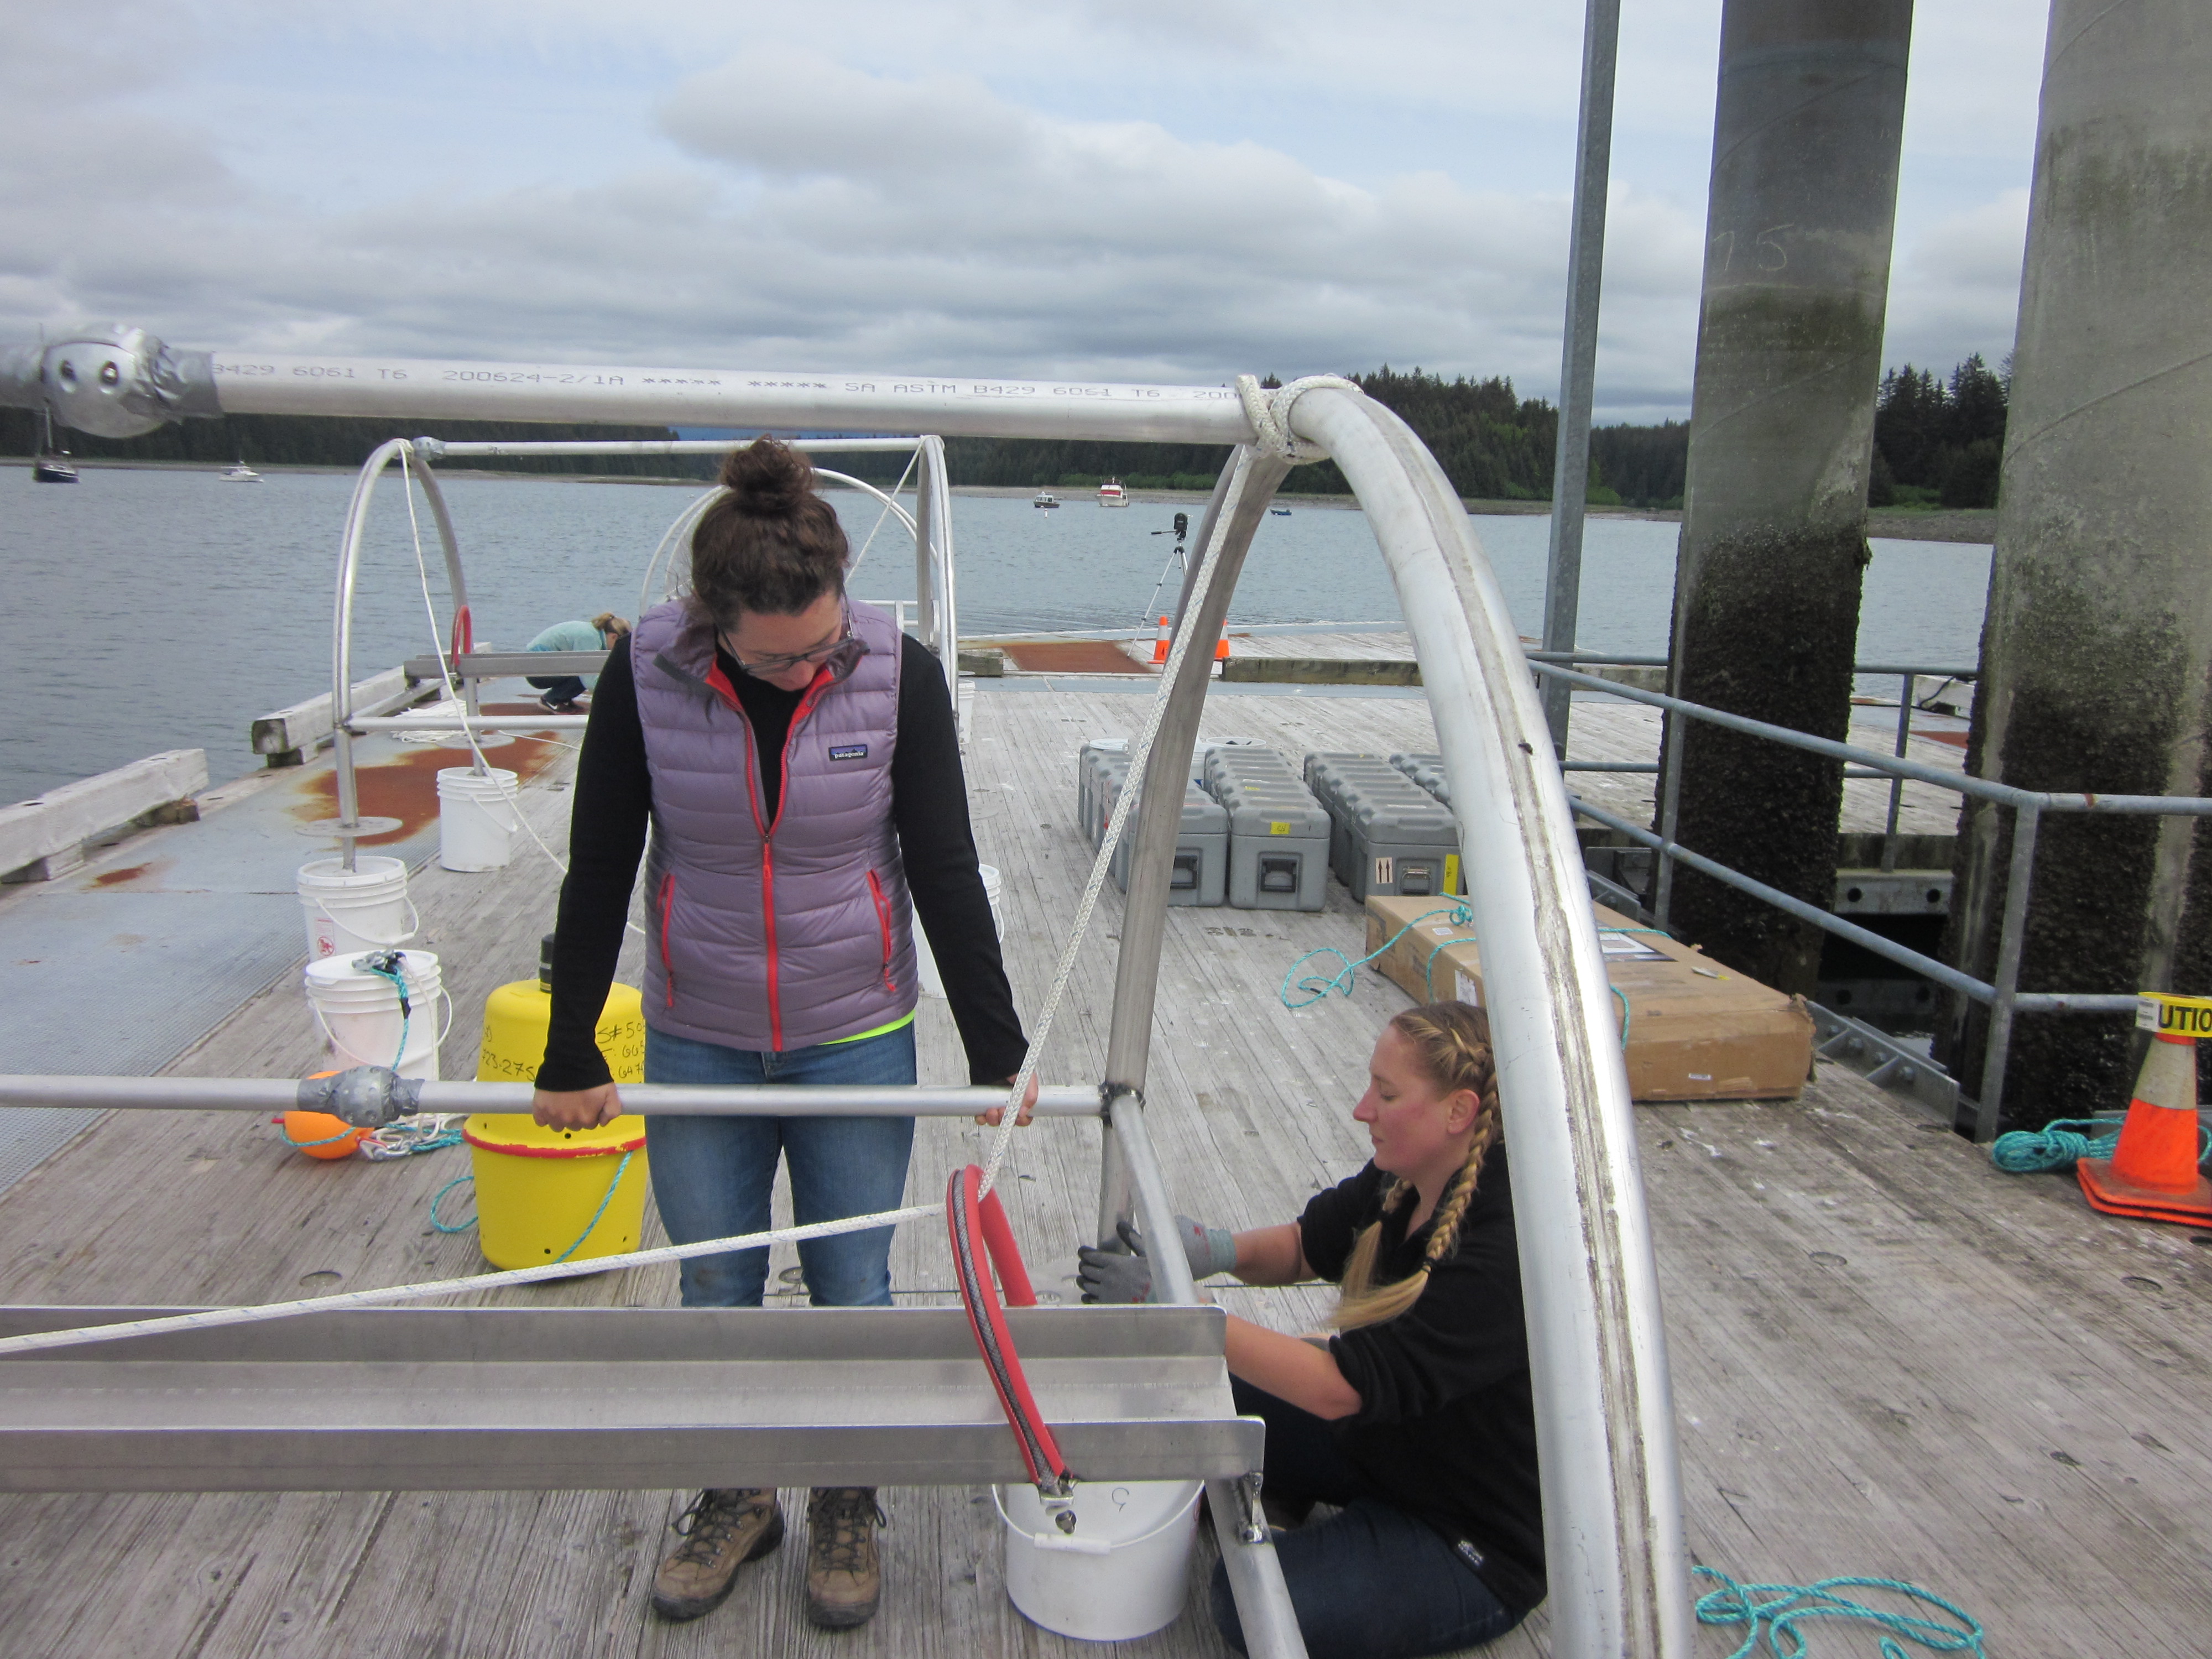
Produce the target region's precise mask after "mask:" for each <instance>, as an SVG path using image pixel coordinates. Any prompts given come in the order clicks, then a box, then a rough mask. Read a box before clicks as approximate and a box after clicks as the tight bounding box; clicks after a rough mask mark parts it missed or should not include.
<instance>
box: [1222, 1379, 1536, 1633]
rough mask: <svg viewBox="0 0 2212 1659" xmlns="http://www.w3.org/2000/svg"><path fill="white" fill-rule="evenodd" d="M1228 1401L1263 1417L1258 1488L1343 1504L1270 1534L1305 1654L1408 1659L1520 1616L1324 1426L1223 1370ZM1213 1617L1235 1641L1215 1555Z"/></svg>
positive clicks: (1233, 1613) (1238, 1629) (1233, 1609)
mask: <svg viewBox="0 0 2212 1659" xmlns="http://www.w3.org/2000/svg"><path fill="white" fill-rule="evenodd" d="M1231 1382H1232V1386H1233V1387H1234V1389H1235V1392H1236V1395H1237V1412H1238V1413H1240V1414H1241V1415H1243V1416H1246V1417H1261V1418H1265V1419H1267V1490H1268V1491H1269V1492H1272V1493H1275V1494H1277V1495H1279V1496H1280V1497H1285V1498H1312V1499H1315V1500H1316V1501H1317V1502H1320V1503H1323V1504H1341V1505H1342V1506H1343V1507H1342V1508H1341V1509H1340V1510H1338V1511H1337V1513H1336V1514H1334V1515H1333V1516H1329V1518H1328V1520H1326V1521H1318V1522H1312V1523H1311V1524H1310V1525H1307V1526H1304V1527H1299V1528H1295V1529H1294V1530H1292V1531H1289V1532H1278V1533H1276V1534H1274V1540H1275V1554H1276V1555H1277V1557H1278V1558H1279V1559H1280V1560H1281V1561H1282V1564H1283V1578H1284V1581H1285V1583H1287V1584H1288V1585H1289V1587H1290V1592H1291V1606H1292V1607H1295V1608H1296V1609H1297V1615H1298V1630H1299V1632H1300V1633H1301V1634H1302V1635H1304V1638H1306V1652H1307V1653H1308V1654H1309V1655H1310V1656H1311V1659H1415V1656H1417V1655H1421V1654H1429V1653H1452V1652H1455V1651H1457V1650H1459V1649H1461V1648H1472V1647H1479V1646H1480V1645H1481V1644H1483V1643H1485V1642H1494V1641H1496V1640H1497V1639H1498V1638H1499V1637H1501V1636H1503V1635H1504V1634H1505V1632H1507V1631H1509V1630H1511V1629H1512V1628H1513V1627H1514V1626H1516V1625H1517V1624H1519V1623H1520V1622H1521V1617H1522V1616H1521V1615H1520V1614H1519V1613H1515V1612H1513V1611H1511V1610H1510V1608H1508V1607H1506V1606H1505V1605H1504V1603H1503V1602H1501V1601H1499V1600H1498V1598H1497V1596H1495V1595H1492V1593H1491V1589H1490V1586H1489V1585H1487V1584H1486V1583H1483V1582H1482V1578H1481V1577H1480V1574H1478V1573H1477V1572H1476V1571H1474V1568H1472V1567H1470V1566H1468V1565H1467V1563H1466V1562H1464V1561H1462V1559H1460V1558H1459V1557H1458V1556H1457V1555H1456V1554H1455V1553H1453V1551H1452V1547H1451V1546H1450V1545H1449V1543H1447V1542H1446V1541H1444V1536H1443V1534H1442V1533H1440V1532H1438V1531H1437V1529H1436V1528H1433V1527H1431V1526H1430V1525H1429V1524H1428V1522H1425V1521H1420V1520H1417V1519H1415V1518H1414V1517H1413V1516H1410V1515H1408V1514H1407V1513H1406V1512H1405V1511H1404V1510H1401V1509H1396V1508H1394V1507H1393V1506H1391V1505H1390V1504H1386V1503H1384V1502H1383V1500H1382V1499H1381V1498H1376V1497H1375V1496H1374V1495H1373V1494H1372V1492H1370V1490H1369V1488H1368V1486H1367V1484H1366V1482H1365V1481H1364V1480H1361V1478H1360V1476H1359V1474H1358V1471H1357V1470H1356V1469H1354V1468H1352V1466H1351V1465H1350V1464H1349V1463H1347V1462H1345V1460H1344V1455H1343V1454H1342V1452H1341V1451H1340V1450H1339V1449H1338V1447H1337V1442H1336V1436H1335V1434H1334V1431H1332V1430H1331V1429H1330V1428H1329V1426H1328V1424H1326V1423H1324V1422H1322V1419H1319V1418H1318V1417H1316V1416H1314V1415H1313V1414H1312V1413H1310V1412H1304V1411H1301V1410H1299V1409H1298V1408H1297V1407H1296V1406H1293V1405H1291V1404H1290V1403H1289V1402H1288V1401H1283V1400H1278V1399H1277V1398H1276V1397H1275V1396H1274V1395H1271V1394H1267V1393H1265V1392H1263V1391H1262V1390H1261V1389H1255V1388H1254V1387H1252V1386H1251V1385H1250V1384H1249V1383H1239V1382H1236V1381H1235V1380H1234V1379H1231ZM1212 1603H1213V1622H1214V1624H1215V1625H1216V1626H1218V1628H1219V1629H1220V1632H1221V1636H1222V1639H1223V1640H1224V1641H1225V1642H1227V1643H1228V1644H1229V1645H1230V1646H1231V1647H1232V1648H1234V1649H1235V1650H1237V1652H1239V1653H1242V1652H1243V1651H1244V1627H1243V1625H1242V1624H1241V1623H1239V1622H1238V1620H1237V1602H1236V1599H1235V1598H1234V1597H1233V1596H1232V1595H1231V1594H1230V1593H1229V1570H1228V1569H1227V1568H1226V1567H1225V1566H1223V1565H1220V1564H1219V1563H1218V1562H1217V1563H1216V1564H1215V1565H1214V1569H1213V1584H1212Z"/></svg>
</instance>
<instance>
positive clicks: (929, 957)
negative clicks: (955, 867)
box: [908, 864, 1006, 997]
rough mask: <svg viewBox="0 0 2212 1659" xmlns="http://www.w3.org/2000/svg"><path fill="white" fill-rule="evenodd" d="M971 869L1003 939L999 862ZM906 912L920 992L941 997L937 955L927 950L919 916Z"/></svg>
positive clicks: (926, 942)
mask: <svg viewBox="0 0 2212 1659" xmlns="http://www.w3.org/2000/svg"><path fill="white" fill-rule="evenodd" d="M975 870H976V872H977V873H978V874H979V875H981V877H982V878H983V896H984V897H985V898H987V899H988V900H990V901H991V925H992V927H994V928H996V929H997V930H998V934H999V937H1000V939H1005V938H1006V914H1005V913H1004V912H1003V911H1001V910H1000V908H999V890H1000V886H1001V885H1002V882H1001V881H1000V876H999V866H997V865H995V864H979V865H977V866H975ZM908 915H910V916H912V921H910V923H909V924H908V925H909V927H910V928H911V930H912V932H913V933H914V971H915V979H916V980H917V981H920V983H921V994H922V995H924V996H926V997H941V996H943V995H944V994H945V977H944V975H941V974H939V972H938V971H937V957H935V956H934V955H933V954H932V952H931V951H930V948H929V936H928V935H927V933H923V932H922V931H921V917H920V916H915V915H913V913H912V912H911V911H910V910H909V912H908Z"/></svg>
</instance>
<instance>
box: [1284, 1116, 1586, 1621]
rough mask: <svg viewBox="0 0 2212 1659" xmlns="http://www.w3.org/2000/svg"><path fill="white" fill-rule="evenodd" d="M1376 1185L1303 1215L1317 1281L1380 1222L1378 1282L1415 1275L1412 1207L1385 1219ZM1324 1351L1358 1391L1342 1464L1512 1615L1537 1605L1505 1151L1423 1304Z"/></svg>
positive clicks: (1490, 1163)
mask: <svg viewBox="0 0 2212 1659" xmlns="http://www.w3.org/2000/svg"><path fill="white" fill-rule="evenodd" d="M1386 1179H1387V1177H1386V1176H1384V1175H1383V1172H1382V1171H1381V1170H1377V1169H1376V1167H1375V1166H1374V1165H1373V1164H1369V1165H1368V1166H1367V1167H1366V1168H1365V1169H1364V1170H1360V1172H1359V1173H1358V1175H1356V1176H1351V1177H1350V1178H1348V1179H1346V1180H1345V1181H1342V1182H1338V1183H1337V1185H1335V1186H1334V1187H1332V1188H1328V1190H1327V1191H1325V1192H1320V1193H1316V1194H1314V1196H1313V1198H1312V1200H1311V1201H1310V1202H1309V1203H1308V1204H1307V1205H1306V1207H1305V1212H1304V1214H1303V1215H1302V1216H1300V1217H1299V1218H1298V1235H1299V1239H1300V1242H1301V1243H1302V1244H1303V1245H1304V1249H1305V1255H1306V1261H1307V1263H1308V1264H1309V1265H1310V1267H1312V1268H1313V1270H1314V1271H1315V1272H1316V1273H1319V1274H1320V1275H1321V1276H1322V1278H1323V1279H1336V1280H1341V1279H1343V1277H1344V1267H1345V1263H1346V1260H1347V1259H1348V1258H1349V1257H1350V1256H1351V1255H1352V1241H1353V1239H1354V1238H1355V1237H1357V1236H1358V1232H1359V1230H1360V1229H1361V1228H1363V1227H1364V1226H1366V1225H1367V1224H1368V1223H1369V1222H1370V1221H1373V1220H1375V1219H1376V1218H1377V1217H1378V1216H1381V1217H1382V1222H1383V1233H1382V1237H1381V1238H1380V1239H1379V1240H1378V1241H1377V1243H1379V1245H1380V1246H1381V1248H1380V1249H1378V1250H1377V1251H1376V1262H1375V1282H1376V1284H1377V1285H1387V1284H1391V1283H1394V1282H1395V1281H1396V1280H1398V1279H1404V1278H1406V1277H1407V1275H1409V1274H1411V1273H1414V1272H1416V1271H1418V1270H1419V1267H1420V1265H1421V1258H1422V1256H1423V1255H1424V1253H1425V1251H1426V1250H1427V1249H1428V1243H1429V1235H1430V1231H1431V1229H1430V1228H1429V1227H1427V1226H1424V1227H1422V1228H1421V1229H1420V1230H1419V1231H1418V1232H1416V1233H1414V1234H1413V1237H1410V1238H1409V1237H1407V1236H1406V1223H1407V1220H1408V1219H1409V1218H1411V1216H1412V1213H1413V1205H1412V1203H1411V1202H1410V1201H1408V1202H1406V1203H1402V1204H1401V1205H1400V1206H1398V1209H1397V1212H1396V1213H1395V1214H1392V1215H1388V1216H1383V1214H1382V1210H1383V1185H1384V1182H1385V1181H1386ZM1328 1350H1329V1352H1331V1353H1332V1354H1334V1356H1335V1357H1336V1364H1337V1368H1338V1369H1339V1370H1341V1371H1342V1372H1343V1373H1344V1378H1345V1381H1346V1382H1347V1383H1351V1384H1352V1387H1353V1388H1355V1389H1358V1391H1359V1401H1360V1405H1359V1409H1358V1411H1357V1412H1356V1413H1353V1414H1352V1416H1350V1417H1348V1418H1346V1419H1342V1420H1341V1421H1340V1422H1339V1423H1338V1424H1337V1425H1336V1432H1337V1441H1338V1444H1339V1445H1340V1447H1341V1449H1342V1450H1343V1452H1344V1455H1345V1457H1346V1461H1347V1462H1350V1463H1351V1464H1352V1467H1353V1468H1356V1469H1358V1471H1359V1473H1360V1474H1362V1475H1363V1476H1364V1477H1365V1479H1366V1480H1368V1482H1369V1483H1370V1485H1371V1486H1373V1487H1374V1488H1375V1489H1376V1493H1377V1495H1379V1496H1380V1497H1381V1498H1383V1500H1384V1501H1385V1502H1386V1503H1389V1504H1393V1505H1395V1507H1397V1508H1399V1509H1401V1510H1405V1511H1406V1512H1407V1514H1409V1515H1413V1516H1418V1517H1419V1518H1420V1519H1421V1520H1423V1521H1425V1522H1428V1523H1429V1524H1430V1525H1431V1526H1432V1527H1434V1528H1436V1529H1437V1531H1438V1532H1441V1533H1442V1534H1444V1536H1445V1537H1447V1538H1449V1539H1450V1540H1451V1541H1452V1542H1453V1543H1454V1544H1455V1546H1456V1547H1458V1549H1459V1552H1460V1553H1461V1554H1462V1556H1464V1557H1466V1559H1467V1560H1468V1563H1469V1565H1472V1566H1473V1567H1474V1570H1475V1571H1477V1572H1478V1573H1480V1575H1481V1576H1482V1580H1483V1582H1484V1583H1486V1584H1488V1585H1489V1586H1490V1588H1491V1589H1492V1592H1493V1593H1494V1594H1495V1595H1497V1597H1498V1600H1499V1601H1503V1602H1504V1603H1505V1604H1506V1605H1507V1606H1508V1607H1511V1608H1513V1609H1515V1610H1516V1611H1517V1612H1526V1611H1527V1610H1528V1608H1530V1607H1534V1606H1535V1605H1536V1603H1537V1602H1539V1601H1542V1600H1543V1599H1544V1512H1543V1503H1542V1498H1541V1494H1540V1492H1539V1489H1538V1486H1537V1479H1536V1411H1535V1405H1534V1400H1533V1399H1532V1397H1531V1395H1530V1393H1529V1387H1528V1328H1527V1325H1526V1324H1525V1322H1524V1321H1523V1318H1522V1302H1521V1261H1520V1253H1519V1250H1518V1248H1517V1246H1516V1242H1515V1239H1514V1233H1513V1188H1512V1182H1511V1181H1510V1179H1509V1177H1508V1176H1507V1172H1506V1167H1505V1147H1504V1143H1503V1142H1501V1143H1499V1144H1498V1146H1494V1147H1492V1149H1491V1152H1490V1155H1489V1157H1488V1158H1485V1159H1484V1160H1483V1165H1482V1174H1481V1177H1480V1181H1479V1182H1478V1183H1477V1185H1476V1188H1475V1193H1474V1198H1473V1200H1470V1201H1469V1203H1468V1207H1467V1213H1466V1215H1465V1217H1464V1218H1462V1221H1461V1223H1460V1232H1459V1248H1458V1249H1456V1250H1455V1251H1454V1252H1453V1253H1452V1254H1451V1255H1449V1257H1447V1258H1446V1259H1445V1260H1444V1261H1440V1262H1438V1263H1437V1265H1436V1267H1434V1268H1433V1269H1432V1270H1431V1273H1430V1274H1429V1282H1428V1285H1426V1287H1425V1288H1424V1289H1423V1291H1421V1295H1420V1299H1419V1301H1417V1302H1415V1303H1414V1304H1413V1306H1412V1307H1411V1308H1409V1309H1407V1310H1406V1311H1405V1312H1404V1313H1402V1314H1400V1315H1399V1316H1397V1317H1396V1318H1395V1319H1392V1320H1388V1321H1386V1322H1383V1323H1382V1324H1379V1325H1364V1326H1362V1327H1360V1328H1358V1329H1357V1330H1350V1331H1346V1332H1344V1333H1342V1334H1340V1335H1337V1336H1334V1337H1332V1338H1330V1339H1329V1344H1328Z"/></svg>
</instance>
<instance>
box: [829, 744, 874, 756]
mask: <svg viewBox="0 0 2212 1659" xmlns="http://www.w3.org/2000/svg"><path fill="white" fill-rule="evenodd" d="M867 757H868V745H867V744H865V743H833V744H830V745H829V758H830V759H831V760H866V759H867Z"/></svg>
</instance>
